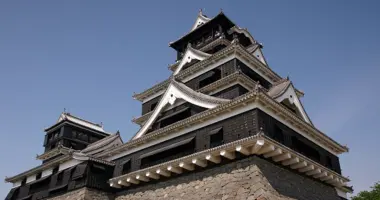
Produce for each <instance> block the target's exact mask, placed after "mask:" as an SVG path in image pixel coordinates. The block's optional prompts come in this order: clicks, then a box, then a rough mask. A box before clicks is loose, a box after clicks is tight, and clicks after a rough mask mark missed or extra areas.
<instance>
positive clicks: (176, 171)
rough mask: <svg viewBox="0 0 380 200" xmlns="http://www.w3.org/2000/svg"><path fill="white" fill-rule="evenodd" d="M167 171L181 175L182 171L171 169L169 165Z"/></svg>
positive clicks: (175, 168)
mask: <svg viewBox="0 0 380 200" xmlns="http://www.w3.org/2000/svg"><path fill="white" fill-rule="evenodd" d="M167 169H168V171H171V172H174V173H176V174H181V173H182V169H181V168H178V167H173V166H171V165H169V166H168V168H167Z"/></svg>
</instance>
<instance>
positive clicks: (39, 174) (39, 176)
mask: <svg viewBox="0 0 380 200" xmlns="http://www.w3.org/2000/svg"><path fill="white" fill-rule="evenodd" d="M41 176H42V173H41V172H40V173H38V174H37V175H36V180H38V179H40V178H41Z"/></svg>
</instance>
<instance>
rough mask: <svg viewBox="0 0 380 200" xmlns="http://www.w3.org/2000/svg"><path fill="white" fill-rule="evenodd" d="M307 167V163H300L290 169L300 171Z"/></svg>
mask: <svg viewBox="0 0 380 200" xmlns="http://www.w3.org/2000/svg"><path fill="white" fill-rule="evenodd" d="M306 166H307V163H306V162H305V161H303V162H299V163H295V164H293V165H290V168H292V169H299V168H302V167H306Z"/></svg>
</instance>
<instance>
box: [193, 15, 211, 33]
mask: <svg viewBox="0 0 380 200" xmlns="http://www.w3.org/2000/svg"><path fill="white" fill-rule="evenodd" d="M210 20H211V19H210V18H208V17H206V16H204V15H203V13H202V10H200V11H199V13H198V17H197V19H196V20H195V23H194V25H193V27H191V31H193V30H195V29H196V28H198V26H201V25H202V24H205V23H206V22H208V21H210Z"/></svg>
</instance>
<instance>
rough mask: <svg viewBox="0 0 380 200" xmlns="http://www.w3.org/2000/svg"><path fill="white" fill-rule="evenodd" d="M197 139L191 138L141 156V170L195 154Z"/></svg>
mask: <svg viewBox="0 0 380 200" xmlns="http://www.w3.org/2000/svg"><path fill="white" fill-rule="evenodd" d="M194 150H195V139H194V138H189V139H185V140H182V141H180V142H177V143H172V144H170V145H167V146H165V147H162V148H159V149H157V150H153V151H151V152H148V153H146V154H143V155H141V156H140V158H141V166H140V168H141V169H142V168H146V167H150V166H153V165H157V164H160V163H163V162H167V161H169V160H173V159H177V158H180V157H183V156H187V155H189V154H192V153H194Z"/></svg>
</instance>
